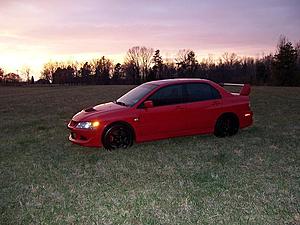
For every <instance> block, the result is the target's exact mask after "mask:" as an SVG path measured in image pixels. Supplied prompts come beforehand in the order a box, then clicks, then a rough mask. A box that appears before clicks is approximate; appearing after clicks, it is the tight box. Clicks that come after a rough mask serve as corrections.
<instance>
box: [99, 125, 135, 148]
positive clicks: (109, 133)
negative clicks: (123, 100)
mask: <svg viewBox="0 0 300 225" xmlns="http://www.w3.org/2000/svg"><path fill="white" fill-rule="evenodd" d="M102 142H103V147H104V148H105V149H107V150H114V149H118V148H123V149H126V148H128V147H130V146H131V145H132V144H133V132H132V130H131V129H130V128H129V127H128V126H125V125H123V124H114V125H112V126H110V127H109V128H108V129H107V130H106V131H105V133H104V136H103V138H102Z"/></svg>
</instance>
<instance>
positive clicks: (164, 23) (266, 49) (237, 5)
mask: <svg viewBox="0 0 300 225" xmlns="http://www.w3.org/2000/svg"><path fill="white" fill-rule="evenodd" d="M299 11H300V2H299V1H297V0H289V1H280V0H267V1H264V2H261V1H258V0H255V1H251V2H244V1H243V2H241V1H235V0H230V1H221V0H214V1H201V2H198V1H196V0H190V1H186V2H181V1H179V0H174V1H172V3H171V4H170V2H167V1H158V0H155V1H151V2H148V1H138V2H135V1H133V0H125V1H106V0H103V1H96V0H89V1H87V2H86V3H85V5H83V4H82V3H81V2H80V1H78V0H76V1H70V0H67V1H65V2H59V1H58V0H54V1H52V2H51V3H49V2H46V1H37V0H29V1H27V2H26V3H24V2H23V1H21V0H10V1H8V0H2V1H1V2H0V19H1V20H0V21H1V22H0V25H1V28H0V40H1V42H0V52H1V53H0V63H1V64H0V67H1V68H3V69H5V71H6V72H16V73H18V71H20V70H21V69H22V67H24V66H29V67H30V68H31V69H32V72H33V74H32V75H34V77H35V79H37V78H39V76H40V73H39V72H40V70H41V68H42V66H43V64H45V63H47V62H49V61H70V60H74V61H89V60H91V59H94V58H100V57H102V56H105V57H107V58H109V59H112V60H113V61H114V63H117V62H121V63H122V61H123V58H124V56H125V55H126V52H127V50H128V49H129V48H131V47H133V46H146V47H151V48H153V49H159V50H160V51H161V53H162V55H163V57H164V58H173V57H174V56H175V55H176V53H177V52H178V51H179V50H180V49H191V50H193V51H195V53H196V54H197V56H198V59H200V60H201V59H202V58H207V57H208V55H209V54H212V55H213V56H214V57H215V58H218V57H220V56H221V55H222V54H223V53H224V52H234V53H236V54H237V55H239V56H249V57H255V58H257V57H259V56H262V55H263V54H265V55H268V54H270V53H275V51H276V45H277V42H278V40H279V37H280V36H281V35H286V36H287V37H288V38H289V40H290V41H291V42H292V43H295V42H297V41H299V39H300V29H299V27H300V19H299V15H298V12H299ZM178 15H179V16H178ZM37 73H38V74H37Z"/></svg>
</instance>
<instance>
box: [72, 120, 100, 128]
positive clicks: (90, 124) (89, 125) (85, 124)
mask: <svg viewBox="0 0 300 225" xmlns="http://www.w3.org/2000/svg"><path fill="white" fill-rule="evenodd" d="M99 126H100V122H99V121H94V122H79V123H78V124H77V126H76V128H79V129H96V128H97V127H99Z"/></svg>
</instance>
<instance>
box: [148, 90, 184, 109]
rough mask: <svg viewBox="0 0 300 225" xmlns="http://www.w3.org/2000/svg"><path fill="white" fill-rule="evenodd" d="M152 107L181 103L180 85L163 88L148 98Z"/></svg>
mask: <svg viewBox="0 0 300 225" xmlns="http://www.w3.org/2000/svg"><path fill="white" fill-rule="evenodd" d="M149 100H152V101H153V104H154V106H163V105H174V104H179V103H182V85H171V86H167V87H163V88H161V89H159V90H158V91H157V92H155V93H154V94H153V95H152V96H150V97H149Z"/></svg>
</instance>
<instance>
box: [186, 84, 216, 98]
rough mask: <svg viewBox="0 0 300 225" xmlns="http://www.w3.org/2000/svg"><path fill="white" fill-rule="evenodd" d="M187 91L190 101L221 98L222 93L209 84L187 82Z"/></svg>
mask: <svg viewBox="0 0 300 225" xmlns="http://www.w3.org/2000/svg"><path fill="white" fill-rule="evenodd" d="M186 91H187V94H188V98H187V101H188V102H197V101H205V100H211V99H219V98H221V96H220V93H219V92H218V90H216V89H215V88H214V87H212V86H210V85H209V84H204V83H202V84H201V83H198V84H196V83H195V84H187V85H186Z"/></svg>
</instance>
